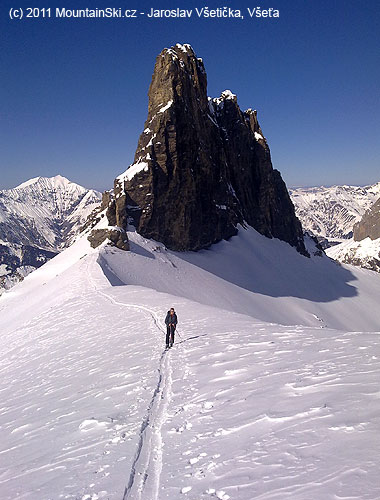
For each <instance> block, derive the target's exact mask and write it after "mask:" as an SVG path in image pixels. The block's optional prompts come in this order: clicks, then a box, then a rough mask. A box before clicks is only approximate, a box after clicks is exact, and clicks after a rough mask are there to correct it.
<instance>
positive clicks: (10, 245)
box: [0, 175, 101, 289]
mask: <svg viewBox="0 0 380 500" xmlns="http://www.w3.org/2000/svg"><path fill="white" fill-rule="evenodd" d="M100 197H101V195H100V193H98V192H97V191H95V190H92V189H86V188H84V187H82V186H80V185H79V184H76V183H74V182H71V181H69V180H68V179H67V178H66V177H63V176H61V175H56V176H54V177H42V176H39V177H34V178H32V179H29V180H27V181H25V182H23V183H21V184H19V185H18V186H16V187H15V188H11V189H4V190H1V191H0V266H1V267H0V289H1V288H3V289H4V288H10V287H11V286H13V285H14V284H15V283H17V282H18V281H20V280H22V279H23V278H24V277H25V276H26V275H27V274H29V273H30V272H32V271H33V270H34V269H36V268H37V267H39V266H40V265H42V264H44V263H45V262H47V260H49V259H50V258H52V257H53V256H54V255H56V254H57V253H58V252H60V251H61V250H62V249H64V248H66V247H67V246H69V245H70V244H71V243H72V242H73V241H74V239H75V237H76V235H77V234H78V233H79V229H80V228H81V226H82V225H83V224H84V222H85V220H86V219H87V217H88V215H89V214H90V213H91V212H92V210H93V209H94V208H95V207H96V206H97V205H98V204H99V203H100Z"/></svg>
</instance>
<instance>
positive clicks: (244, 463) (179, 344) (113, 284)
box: [0, 221, 380, 500]
mask: <svg viewBox="0 0 380 500" xmlns="http://www.w3.org/2000/svg"><path fill="white" fill-rule="evenodd" d="M102 223H103V221H100V224H102ZM128 239H129V241H130V246H131V251H130V252H125V251H121V250H118V249H116V248H115V247H111V246H109V245H106V244H102V245H101V246H100V247H98V248H97V249H92V248H91V247H90V244H89V242H88V241H87V238H86V235H83V237H81V238H79V239H78V240H77V241H76V242H75V243H74V244H73V245H72V246H70V247H69V248H68V249H66V250H64V251H63V252H61V253H60V254H59V255H58V256H56V257H55V258H54V259H52V260H50V261H49V262H48V263H47V264H45V265H44V266H42V267H41V268H40V269H38V270H37V271H35V272H34V273H32V274H31V275H29V276H27V277H26V278H25V280H24V281H23V282H22V283H19V284H18V285H17V286H15V287H14V288H13V289H12V290H10V291H9V292H7V293H5V294H3V296H2V297H0V331H1V332H2V335H1V336H0V366H2V377H1V378H0V392H1V401H2V405H1V409H0V427H1V429H2V439H1V441H0V491H1V498H2V500H14V499H15V498H19V497H20V498H21V497H22V498H24V499H25V500H37V499H38V500H40V499H50V500H58V499H60V498H71V499H74V498H75V499H81V500H90V499H92V500H95V499H104V500H105V499H108V500H120V499H121V498H123V499H124V500H164V499H167V500H173V499H179V498H181V499H182V498H183V499H184V500H185V499H188V500H198V499H203V500H217V499H218V500H252V499H253V498H255V499H262V500H264V499H283V498H284V497H288V498H291V499H292V500H311V499H313V500H319V499H326V500H330V499H331V500H332V499H333V498H355V499H363V498H365V499H366V500H377V499H378V492H379V475H378V434H379V430H380V428H379V419H378V415H379V414H380V398H379V387H378V374H379V370H380V350H379V342H378V339H379V333H378V331H377V330H378V325H379V324H380V311H379V308H378V307H377V306H378V303H379V301H380V276H379V275H377V274H375V273H373V272H371V271H366V270H362V269H360V270H359V269H356V268H354V267H351V266H345V265H337V264H336V263H334V262H333V261H331V260H330V259H327V258H326V257H314V256H311V258H310V259H306V258H305V257H303V256H301V255H300V254H298V253H297V252H296V251H295V250H294V248H292V247H290V246H289V245H288V244H287V243H285V242H282V241H280V240H276V239H268V238H266V237H264V236H262V235H260V234H259V233H257V232H256V231H254V230H253V229H251V228H248V229H246V230H245V229H243V228H239V232H238V234H237V236H234V237H232V238H231V239H230V240H229V241H222V242H220V243H218V244H216V245H213V246H212V247H210V249H208V250H202V251H200V252H184V253H177V252H173V251H168V250H167V249H166V248H165V247H164V246H163V245H162V244H160V243H157V242H154V241H152V240H147V239H145V238H143V237H142V236H140V235H138V234H137V233H136V232H133V231H130V232H129V233H128ZM171 306H173V307H175V309H176V312H177V314H178V318H179V326H178V332H177V334H176V342H175V345H174V347H173V349H171V350H168V351H165V350H164V343H165V341H164V338H165V325H164V324H163V320H164V318H165V315H166V311H167V310H168V308H169V307H171ZM279 323H281V324H279ZM285 325H287V326H285ZM295 325H296V326H295ZM334 328H340V329H341V330H336V329H334Z"/></svg>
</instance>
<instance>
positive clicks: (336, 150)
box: [0, 0, 380, 190]
mask: <svg viewBox="0 0 380 500" xmlns="http://www.w3.org/2000/svg"><path fill="white" fill-rule="evenodd" d="M205 5H207V6H208V7H210V8H211V7H222V6H225V5H227V6H233V7H234V8H240V9H241V10H242V11H243V13H244V15H245V19H244V20H239V19H236V20H220V19H218V20H215V19H213V20H211V19H209V20H205V19H198V18H196V17H195V14H193V18H191V19H185V20H179V19H168V20H162V19H156V20H148V19H147V18H144V17H142V16H141V17H140V18H138V19H134V20H129V21H127V20H126V19H93V20H89V19H56V18H51V19H45V20H43V19H25V18H24V19H23V20H12V21H11V20H10V19H9V16H8V10H9V9H10V8H11V7H20V6H22V7H24V8H25V7H27V6H35V7H47V6H48V7H51V8H52V9H53V10H55V7H66V8H67V9H70V8H74V9H78V8H85V7H89V8H95V7H98V8H105V7H122V8H128V7H129V8H134V6H136V7H138V8H139V11H145V12H146V11H148V10H150V7H155V8H161V9H165V8H173V7H177V6H178V7H181V8H185V7H186V8H187V9H191V8H194V7H195V6H197V7H202V6H205ZM259 5H260V6H261V7H262V8H264V7H274V8H278V9H279V10H280V18H279V19H252V20H251V19H248V15H247V11H246V9H247V7H255V6H259ZM379 11H380V7H379V3H378V1H375V0H368V1H366V0H361V1H358V0H335V1H331V0H330V1H327V0H320V1H319V0H286V1H285V0H273V1H272V0H265V1H263V2H255V3H250V2H249V1H248V0H242V1H241V2H240V1H234V2H231V1H230V2H224V3H214V2H211V3H208V2H207V3H202V2H194V1H193V0H192V1H188V2H178V4H176V3H174V2H168V1H164V0H163V1H160V0H155V2H153V3H150V2H147V1H145V0H144V1H142V2H141V1H139V2H135V4H134V3H133V2H131V0H128V2H126V1H125V0H117V1H116V0H114V1H113V2H110V1H109V0H108V1H102V0H87V1H86V0H59V1H58V0H46V1H45V2H44V1H41V0H33V1H32V0H30V1H28V2H26V1H25V0H22V1H21V0H3V1H2V6H1V19H0V21H1V26H0V29H1V32H0V33H1V34H0V36H1V51H0V85H1V87H0V90H1V100H0V113H1V124H0V169H1V170H0V171H1V177H0V189H5V188H9V187H13V186H15V185H17V184H19V183H21V182H22V181H24V180H26V179H29V178H31V177H36V176H38V175H42V176H52V175H56V174H57V173H60V174H61V175H64V176H66V177H68V178H69V179H71V180H73V181H75V182H78V183H79V184H82V185H85V186H86V187H94V188H97V189H100V190H103V189H106V188H110V187H111V186H112V183H113V179H114V178H115V176H116V175H118V174H119V173H120V172H122V171H124V170H125V169H126V167H127V166H128V164H129V163H130V162H131V161H132V159H133V155H134V152H135V149H136V145H137V140H138V136H139V134H140V133H141V131H142V128H143V124H144V121H145V118H146V115H147V104H148V99H147V92H148V87H149V84H150V79H151V75H152V72H153V67H154V62H155V58H156V56H157V55H158V54H159V52H160V51H161V50H162V49H163V48H164V47H169V46H171V45H174V44H175V43H177V42H180V43H190V44H191V45H192V46H193V48H194V50H195V51H196V53H197V55H198V57H202V58H203V60H204V63H205V66H206V71H207V74H208V93H209V95H210V96H213V97H215V96H219V95H220V93H221V92H222V91H223V90H225V89H231V90H232V91H233V92H234V93H235V94H237V96H238V101H239V104H240V106H241V108H243V109H246V108H248V107H252V108H254V109H257V110H258V117H259V121H260V124H261V126H262V129H263V131H264V134H265V136H266V137H267V139H268V141H269V145H270V147H271V152H272V160H273V165H274V167H275V168H278V169H279V170H280V171H281V173H282V175H283V177H284V179H285V181H286V182H287V184H288V186H312V185H322V184H323V185H331V184H361V185H364V184H369V183H372V182H375V181H379V180H380V140H379V138H380V125H379V124H380V109H379V107H380V106H379V82H380V23H379V18H380V16H379Z"/></svg>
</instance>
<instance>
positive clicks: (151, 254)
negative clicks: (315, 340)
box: [100, 229, 380, 330]
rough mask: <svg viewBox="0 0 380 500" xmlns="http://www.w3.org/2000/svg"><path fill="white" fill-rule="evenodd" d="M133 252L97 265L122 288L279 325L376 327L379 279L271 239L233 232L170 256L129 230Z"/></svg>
mask: <svg viewBox="0 0 380 500" xmlns="http://www.w3.org/2000/svg"><path fill="white" fill-rule="evenodd" d="M128 237H129V239H130V244H131V250H132V252H131V253H130V254H128V255H127V256H125V257H124V258H121V256H120V253H118V252H113V251H109V250H105V251H104V252H103V253H102V257H101V260H100V263H101V264H102V265H103V267H108V268H110V269H111V270H113V271H114V274H116V275H117V276H118V278H119V280H121V281H123V282H124V283H127V284H133V285H141V286H144V287H148V288H153V289H155V290H158V291H161V292H167V293H171V294H174V295H179V296H182V297H186V298H188V299H191V300H194V301H198V302H201V303H203V304H208V305H211V306H215V307H220V308H223V309H228V310H233V311H236V312H239V313H242V314H248V315H250V316H253V317H255V318H259V319H261V320H264V321H271V322H276V323H281V324H287V325H290V324H303V325H318V326H328V327H332V328H338V329H342V330H378V329H379V325H380V310H379V308H378V306H377V304H378V303H379V300H380V276H377V275H376V273H373V272H370V271H364V270H358V269H356V268H354V267H352V266H341V265H339V264H337V263H336V262H334V261H332V260H330V259H328V258H326V257H313V258H311V259H308V258H305V257H303V256H301V255H299V254H297V253H296V252H294V249H293V248H292V247H291V246H290V245H288V244H287V243H284V242H282V241H280V240H277V239H272V240H271V239H268V238H266V237H264V236H262V235H260V234H259V233H257V232H256V231H254V230H253V229H248V230H244V229H240V231H239V234H238V235H237V236H234V237H233V238H231V239H230V240H229V241H223V242H221V243H218V244H216V245H213V246H212V247H211V249H210V250H202V251H199V252H183V253H176V252H171V251H167V250H166V249H165V248H164V246H163V245H162V244H159V243H155V242H152V241H149V240H145V239H144V238H142V237H141V236H140V235H138V234H137V233H128Z"/></svg>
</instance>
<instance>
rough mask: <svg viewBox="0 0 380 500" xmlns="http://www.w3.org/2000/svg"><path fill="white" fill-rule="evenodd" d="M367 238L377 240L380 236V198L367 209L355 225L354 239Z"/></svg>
mask: <svg viewBox="0 0 380 500" xmlns="http://www.w3.org/2000/svg"><path fill="white" fill-rule="evenodd" d="M365 238H370V239H371V240H377V239H378V238H380V198H379V199H378V200H377V201H376V202H375V203H374V204H373V205H372V207H371V208H370V209H369V210H367V212H366V213H365V214H364V215H363V217H362V219H361V221H360V222H358V223H357V224H355V226H354V240H355V241H362V240H364V239H365Z"/></svg>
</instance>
